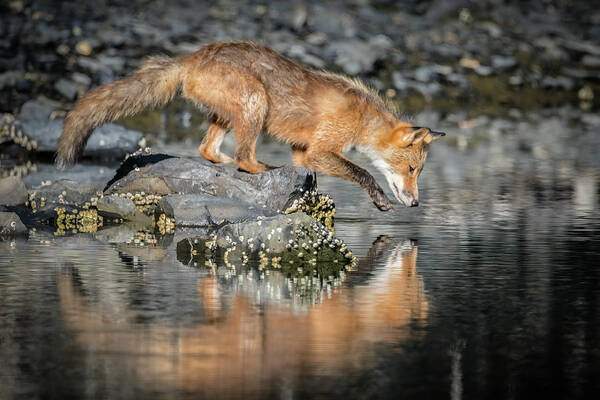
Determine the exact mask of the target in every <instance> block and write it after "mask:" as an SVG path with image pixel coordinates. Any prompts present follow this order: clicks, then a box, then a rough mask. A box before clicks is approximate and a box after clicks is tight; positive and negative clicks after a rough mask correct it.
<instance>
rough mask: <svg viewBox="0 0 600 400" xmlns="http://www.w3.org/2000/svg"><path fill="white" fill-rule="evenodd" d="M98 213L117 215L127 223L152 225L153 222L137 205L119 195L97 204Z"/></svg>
mask: <svg viewBox="0 0 600 400" xmlns="http://www.w3.org/2000/svg"><path fill="white" fill-rule="evenodd" d="M96 207H97V208H98V211H104V212H107V213H111V214H117V215H119V216H121V217H122V218H123V219H125V220H127V221H136V222H140V223H144V224H146V225H150V224H152V220H151V219H150V217H148V216H147V215H146V214H144V213H142V212H141V211H140V210H138V209H137V207H136V205H135V203H134V202H133V201H132V200H130V199H128V198H126V197H121V196H117V195H112V196H104V197H102V198H101V199H99V200H98V202H97V203H96Z"/></svg>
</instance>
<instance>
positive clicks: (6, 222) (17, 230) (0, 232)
mask: <svg viewBox="0 0 600 400" xmlns="http://www.w3.org/2000/svg"><path fill="white" fill-rule="evenodd" d="M26 234H27V227H26V226H25V225H24V224H23V222H22V221H21V218H19V216H18V215H17V214H16V213H14V212H5V211H0V237H2V236H4V237H7V236H16V235H26Z"/></svg>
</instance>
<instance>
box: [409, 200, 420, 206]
mask: <svg viewBox="0 0 600 400" xmlns="http://www.w3.org/2000/svg"><path fill="white" fill-rule="evenodd" d="M410 206H411V207H419V200H413V201H412V202H411V203H410Z"/></svg>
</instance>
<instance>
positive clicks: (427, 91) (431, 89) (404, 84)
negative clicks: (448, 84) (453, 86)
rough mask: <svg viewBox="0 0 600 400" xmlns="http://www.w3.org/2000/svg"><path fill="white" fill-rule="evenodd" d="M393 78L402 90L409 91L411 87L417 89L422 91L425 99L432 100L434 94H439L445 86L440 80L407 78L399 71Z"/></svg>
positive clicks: (419, 91)
mask: <svg viewBox="0 0 600 400" xmlns="http://www.w3.org/2000/svg"><path fill="white" fill-rule="evenodd" d="M392 80H393V82H394V86H395V87H396V88H397V89H398V90H400V91H407V90H409V89H412V90H415V91H416V92H418V93H420V94H421V95H422V96H423V97H425V99H427V100H431V99H432V98H433V97H434V96H437V95H439V94H440V93H441V92H442V91H443V87H442V85H441V84H439V83H438V82H429V83H423V82H417V81H414V80H412V79H406V78H405V77H403V76H402V74H401V73H399V72H397V71H396V72H394V73H393V74H392Z"/></svg>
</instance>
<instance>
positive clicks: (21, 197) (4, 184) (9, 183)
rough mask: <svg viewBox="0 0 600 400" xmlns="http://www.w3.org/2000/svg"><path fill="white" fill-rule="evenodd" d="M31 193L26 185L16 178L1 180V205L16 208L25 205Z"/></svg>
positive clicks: (10, 177)
mask: <svg viewBox="0 0 600 400" xmlns="http://www.w3.org/2000/svg"><path fill="white" fill-rule="evenodd" d="M28 199H29V193H28V192H27V188H26V187H25V184H24V183H23V181H22V180H21V178H18V177H16V176H9V177H7V178H2V179H0V205H5V206H16V205H20V204H25V202H26V201H27V200H28Z"/></svg>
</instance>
